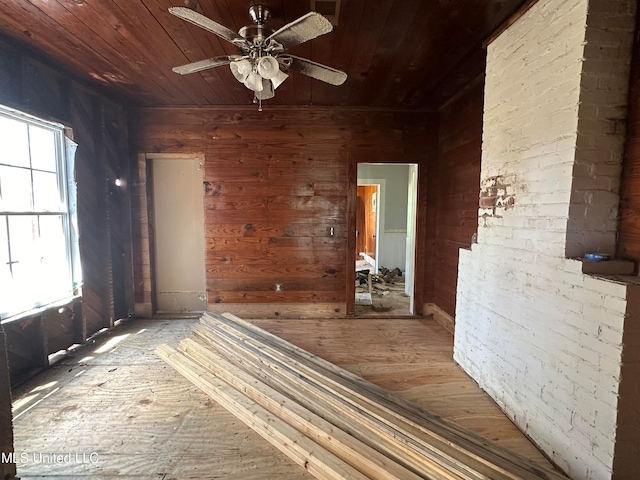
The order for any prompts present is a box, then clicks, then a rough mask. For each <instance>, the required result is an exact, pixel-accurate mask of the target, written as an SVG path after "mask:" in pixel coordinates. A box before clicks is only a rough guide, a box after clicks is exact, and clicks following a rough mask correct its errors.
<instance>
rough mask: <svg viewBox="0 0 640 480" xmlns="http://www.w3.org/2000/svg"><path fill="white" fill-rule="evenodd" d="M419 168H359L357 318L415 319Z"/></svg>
mask: <svg viewBox="0 0 640 480" xmlns="http://www.w3.org/2000/svg"><path fill="white" fill-rule="evenodd" d="M417 173H418V165H417V164H398V163H375V164H373V163H359V164H358V168H357V185H356V189H357V194H356V208H355V222H354V224H355V230H356V241H355V250H356V251H355V259H356V264H355V270H356V274H355V282H356V285H355V315H356V316H357V317H369V316H373V317H378V316H389V317H398V316H408V315H414V314H415V307H414V290H415V289H414V283H415V275H414V270H415V256H416V255H415V245H416V242H415V237H416V217H417V193H418V188H417V187H418V174H417Z"/></svg>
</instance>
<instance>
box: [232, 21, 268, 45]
mask: <svg viewBox="0 0 640 480" xmlns="http://www.w3.org/2000/svg"><path fill="white" fill-rule="evenodd" d="M272 33H273V30H271V29H270V28H267V27H265V26H264V25H246V26H244V27H242V28H241V29H240V31H239V32H238V34H239V35H240V36H241V37H243V38H246V39H247V40H249V41H250V42H252V43H253V44H254V45H257V44H260V43H263V42H264V41H265V40H266V39H267V37H268V36H269V35H271V34H272Z"/></svg>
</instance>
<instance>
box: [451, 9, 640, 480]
mask: <svg viewBox="0 0 640 480" xmlns="http://www.w3.org/2000/svg"><path fill="white" fill-rule="evenodd" d="M632 3H634V2H629V1H626V0H540V1H539V2H537V3H536V4H535V5H533V6H532V7H531V9H529V10H528V11H527V12H526V14H525V15H523V16H522V17H521V18H520V19H519V20H518V21H517V22H515V23H514V24H513V25H512V26H511V27H510V28H509V29H507V30H506V31H505V32H504V33H503V34H502V35H501V36H500V37H499V38H497V39H496V40H495V41H494V42H493V43H491V44H490V45H489V47H488V50H487V75H486V81H485V106H484V133H483V151H482V172H481V182H482V193H481V195H480V198H481V200H480V209H479V212H478V213H479V223H478V225H479V227H478V244H475V245H473V247H472V249H471V250H466V251H461V255H460V264H459V276H458V303H457V310H456V336H455V349H454V357H455V359H456V361H457V362H458V363H459V364H460V365H461V366H462V367H463V368H464V369H465V370H466V371H467V372H468V373H469V374H470V375H472V376H473V378H474V379H476V381H478V383H479V384H480V385H481V386H482V388H484V389H485V390H486V391H487V392H488V393H489V394H490V395H492V396H493V397H494V399H495V400H496V402H498V404H499V405H500V406H501V407H502V408H503V409H504V410H505V412H506V413H507V414H508V415H509V416H510V417H511V418H513V419H514V421H515V422H516V424H517V425H519V426H520V427H521V428H522V429H523V430H526V432H527V433H528V434H529V435H530V436H531V437H532V438H533V439H534V441H535V442H536V443H537V444H538V445H540V446H541V448H543V450H544V451H545V452H546V453H547V454H548V455H549V456H550V457H551V458H553V459H554V461H555V462H556V463H557V464H558V465H559V466H560V467H561V468H564V469H565V470H566V471H567V472H568V473H569V474H570V476H571V477H572V478H576V479H594V480H595V479H603V478H611V476H612V471H613V459H614V451H615V444H614V441H613V439H614V437H615V434H616V432H617V423H616V422H617V418H616V414H617V406H618V393H617V392H618V388H619V382H620V379H621V376H620V371H621V358H622V356H621V355H622V351H623V348H624V345H625V344H626V340H627V335H626V334H625V336H624V337H623V326H624V324H625V319H628V318H630V317H629V315H630V314H629V309H630V308H635V309H636V310H637V311H640V302H638V303H639V305H638V306H637V307H636V306H635V304H629V298H630V295H631V293H630V291H629V290H628V289H627V286H626V285H622V284H621V283H619V282H615V281H612V280H611V279H606V278H598V277H594V276H589V275H585V274H583V273H582V263H581V262H579V261H573V260H570V259H568V258H566V257H567V256H575V257H580V256H582V255H583V254H584V253H585V252H588V251H592V252H593V251H603V252H613V250H614V247H615V231H616V225H617V209H618V201H619V198H618V184H619V177H620V172H621V169H620V161H621V155H622V152H623V141H624V117H625V115H626V107H625V104H626V98H627V92H626V89H627V79H628V64H629V56H630V45H631V43H632V37H633V29H634V25H635V23H634V21H633V20H634V18H633V16H634V12H635V10H634V9H633V8H632V5H631V4H632ZM507 180H508V181H507ZM501 186H502V187H504V188H500V187H501ZM507 197H512V198H513V204H512V205H504V204H503V203H502V204H501V202H504V199H505V198H507ZM639 296H640V293H639ZM634 311H635V310H634ZM634 315H635V314H634ZM638 323H639V324H640V317H639V321H638ZM623 340H624V341H623ZM629 340H630V341H631V342H635V341H637V342H638V344H640V328H638V332H637V335H636V336H633V337H631V336H629ZM629 358H630V361H632V362H635V361H636V357H633V356H629ZM639 388H640V387H639Z"/></svg>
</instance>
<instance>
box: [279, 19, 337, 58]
mask: <svg viewBox="0 0 640 480" xmlns="http://www.w3.org/2000/svg"><path fill="white" fill-rule="evenodd" d="M331 30H333V25H331V22H330V21H329V20H327V19H326V18H324V17H323V16H322V15H320V14H319V13H316V12H309V13H307V14H306V15H303V16H302V17H300V18H298V19H297V20H294V21H293V22H291V23H288V24H287V25H285V26H284V27H282V28H280V29H279V30H277V31H275V32H273V33H272V34H271V35H269V37H267V40H266V43H267V44H268V43H269V41H271V40H275V41H276V42H278V43H279V44H281V45H282V46H283V47H284V48H285V49H287V48H289V47H293V46H294V45H300V44H301V43H304V42H306V41H309V40H313V39H314V38H316V37H319V36H320V35H324V34H325V33H329V32H330V31H331Z"/></svg>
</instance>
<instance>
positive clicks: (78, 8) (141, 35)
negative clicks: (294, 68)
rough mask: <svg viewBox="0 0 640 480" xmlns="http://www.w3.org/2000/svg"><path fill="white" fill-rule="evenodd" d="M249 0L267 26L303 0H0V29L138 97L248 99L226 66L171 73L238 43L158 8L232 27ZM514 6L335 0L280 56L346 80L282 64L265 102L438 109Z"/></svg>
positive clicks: (242, 19)
mask: <svg viewBox="0 0 640 480" xmlns="http://www.w3.org/2000/svg"><path fill="white" fill-rule="evenodd" d="M252 3H262V4H265V5H267V6H268V7H269V9H270V10H271V14H272V18H271V20H270V22H269V26H270V27H271V28H274V29H276V28H279V27H280V26H282V25H284V24H285V23H288V22H291V21H293V20H294V19H296V18H298V17H300V16H301V15H303V14H305V13H306V12H308V11H309V10H310V4H309V1H307V0H262V2H254V1H251V0H244V1H242V0H199V1H194V0H191V1H185V0H0V31H2V32H3V33H5V34H7V35H9V36H10V37H13V38H15V39H18V40H19V41H21V42H24V43H26V44H27V45H29V46H31V47H34V48H35V49H37V50H40V51H43V52H45V53H46V54H47V55H48V56H51V57H53V58H54V59H55V60H57V61H58V62H59V63H60V64H62V65H63V66H65V67H66V68H68V69H69V70H71V71H72V72H74V73H75V74H77V75H79V76H80V77H82V78H85V79H90V80H92V81H94V82H96V81H97V82H100V83H102V84H103V85H105V86H108V87H110V88H113V89H116V90H117V91H118V92H119V93H121V94H123V95H125V96H127V97H129V98H130V99H131V100H133V101H134V102H135V103H137V104H139V105H144V106H156V105H247V104H249V103H250V102H251V99H252V95H251V93H250V92H249V91H248V90H247V89H246V88H245V87H244V86H243V85H241V84H239V83H238V82H237V81H236V80H235V79H234V78H233V76H232V75H231V72H230V71H229V68H228V67H219V68H216V69H210V70H205V71H203V72H200V73H195V74H191V75H188V76H180V75H177V74H175V73H173V72H172V71H171V68H172V67H173V66H176V65H182V64H185V63H189V62H193V61H197V60H202V59H205V58H209V57H213V56H217V55H225V54H234V53H237V50H236V47H234V46H233V45H231V44H229V43H227V42H225V41H224V40H221V39H219V38H218V37H216V36H215V35H213V34H211V33H208V32H206V31H205V30H203V29H201V28H199V27H196V26H194V25H191V24H187V23H186V22H184V21H183V20H181V19H179V18H176V17H174V16H172V15H170V14H169V13H168V11H167V9H168V8H169V7H171V6H190V7H195V9H196V10H197V11H199V12H200V13H203V14H204V15H206V16H208V17H210V18H212V19H214V20H215V21H217V22H218V23H221V24H223V25H225V26H227V27H229V28H231V29H232V30H236V31H237V30H239V28H240V27H241V26H243V25H249V24H251V19H250V18H249V15H248V12H247V10H248V7H249V5H250V4H252ZM523 3H524V0H342V2H341V11H340V17H339V18H340V21H339V25H337V26H336V27H335V28H334V31H333V32H332V33H330V34H328V35H324V36H323V37H320V38H316V39H315V40H313V41H311V42H307V43H305V44H302V45H299V46H296V47H294V48H292V49H291V53H292V54H295V55H298V56H301V57H305V58H309V59H311V60H313V61H316V62H319V63H323V64H326V65H329V66H332V67H335V68H338V69H341V70H344V71H345V72H347V74H348V75H349V78H348V79H347V82H346V83H345V84H344V85H342V86H340V87H335V86H331V85H327V84H324V83H322V82H319V81H317V80H312V79H310V78H308V77H305V76H303V75H300V74H298V73H293V74H292V75H291V77H290V78H289V79H288V80H287V81H286V82H285V84H283V86H282V87H280V88H279V89H278V90H277V92H276V97H275V98H274V99H272V100H269V103H271V104H273V105H327V106H337V105H345V106H373V107H383V108H384V107H388V108H396V107H411V108H424V109H428V108H433V107H436V106H439V105H440V103H441V102H442V101H443V100H444V99H446V97H447V96H449V95H450V94H451V93H453V92H455V89H456V88H457V87H458V86H459V85H464V84H465V82H466V81H468V80H469V77H470V76H471V77H472V76H475V75H477V74H478V73H480V70H479V68H482V61H483V56H482V47H481V44H482V42H483V41H484V40H485V39H486V38H487V37H488V36H489V35H490V34H491V33H492V32H493V31H495V29H496V28H498V27H499V26H500V24H502V23H503V22H504V21H505V20H506V19H507V18H508V17H509V16H510V15H511V13H513V12H514V11H515V10H516V9H517V8H518V7H520V6H521V5H522V4H523Z"/></svg>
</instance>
